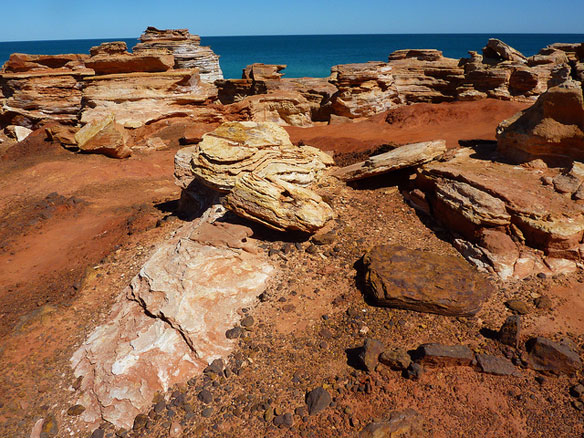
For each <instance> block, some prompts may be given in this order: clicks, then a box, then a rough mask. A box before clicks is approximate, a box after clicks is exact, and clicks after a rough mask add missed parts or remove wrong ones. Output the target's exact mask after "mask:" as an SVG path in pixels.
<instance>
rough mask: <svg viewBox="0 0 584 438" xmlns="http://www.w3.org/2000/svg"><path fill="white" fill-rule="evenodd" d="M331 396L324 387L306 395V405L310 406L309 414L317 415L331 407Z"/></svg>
mask: <svg viewBox="0 0 584 438" xmlns="http://www.w3.org/2000/svg"><path fill="white" fill-rule="evenodd" d="M331 401H332V399H331V395H330V394H329V392H328V391H327V390H326V389H324V388H323V387H322V386H319V387H318V388H315V389H313V390H312V391H310V392H309V393H308V394H307V395H306V405H307V406H308V414H309V415H316V414H318V413H319V412H321V411H322V410H324V409H326V408H328V407H329V405H330V404H331Z"/></svg>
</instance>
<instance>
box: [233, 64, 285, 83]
mask: <svg viewBox="0 0 584 438" xmlns="http://www.w3.org/2000/svg"><path fill="white" fill-rule="evenodd" d="M285 68H286V65H275V64H262V63H256V64H251V65H248V66H247V67H246V68H244V69H243V74H242V76H241V78H242V79H251V80H253V81H265V80H271V79H280V78H281V77H282V76H283V73H280V72H281V71H282V70H284V69H285Z"/></svg>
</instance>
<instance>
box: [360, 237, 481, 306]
mask: <svg viewBox="0 0 584 438" xmlns="http://www.w3.org/2000/svg"><path fill="white" fill-rule="evenodd" d="M363 263H364V265H365V283H366V288H367V289H366V292H367V294H368V296H369V297H370V298H371V299H372V300H373V301H374V302H375V303H376V304H378V305H382V306H388V307H396V308H400V309H408V310H415V311H418V312H428V313H437V314H440V315H455V316H468V315H474V314H475V313H476V312H478V310H479V309H480V307H481V305H482V304H483V302H484V301H485V300H486V299H487V297H488V296H489V294H490V291H489V285H488V284H487V283H486V282H485V280H484V279H483V278H482V277H481V276H480V275H479V274H477V273H476V272H475V271H474V270H473V269H472V268H471V267H470V266H469V265H468V264H467V263H465V261H464V260H463V259H461V258H459V257H453V256H445V255H442V254H432V253H429V252H424V251H419V250H410V249H407V248H404V247H401V246H390V245H380V246H376V247H374V248H372V249H371V250H370V251H368V252H367V253H366V254H365V256H364V257H363Z"/></svg>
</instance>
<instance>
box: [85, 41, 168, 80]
mask: <svg viewBox="0 0 584 438" xmlns="http://www.w3.org/2000/svg"><path fill="white" fill-rule="evenodd" d="M126 49H127V47H126V43H125V42H123V41H116V42H113V43H103V44H102V45H101V46H99V47H92V48H91V50H90V52H91V57H90V58H89V59H87V60H86V61H85V65H86V66H87V67H88V68H91V69H93V70H94V71H95V74H96V75H108V74H118V73H134V72H162V71H167V70H169V69H171V68H173V67H174V56H173V55H171V54H169V53H156V52H147V51H142V52H141V53H139V54H131V53H128V52H127V51H126Z"/></svg>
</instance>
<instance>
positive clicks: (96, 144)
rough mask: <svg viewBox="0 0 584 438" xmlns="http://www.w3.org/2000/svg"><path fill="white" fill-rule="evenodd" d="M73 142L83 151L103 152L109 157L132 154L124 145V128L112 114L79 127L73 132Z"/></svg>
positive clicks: (123, 156) (122, 156) (124, 156)
mask: <svg viewBox="0 0 584 438" xmlns="http://www.w3.org/2000/svg"><path fill="white" fill-rule="evenodd" d="M75 142H76V143H77V147H79V150H81V151H83V152H88V153H94V154H104V155H106V156H108V157H111V158H127V157H129V156H130V155H131V154H132V151H131V150H130V148H128V147H127V146H126V139H125V133H124V130H123V128H122V127H121V126H120V125H119V124H118V123H116V120H115V117H114V116H113V115H112V114H110V115H109V116H107V117H104V118H103V119H101V120H94V121H93V122H91V123H88V124H87V125H85V126H84V127H83V128H81V129H80V130H79V131H78V132H77V133H76V134H75Z"/></svg>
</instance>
